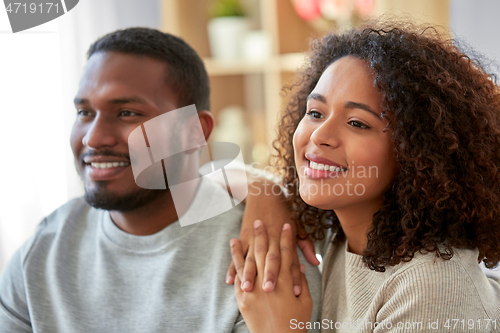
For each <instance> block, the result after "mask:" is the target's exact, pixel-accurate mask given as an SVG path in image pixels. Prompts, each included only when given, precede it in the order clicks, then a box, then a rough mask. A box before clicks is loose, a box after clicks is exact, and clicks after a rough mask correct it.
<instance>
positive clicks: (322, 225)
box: [274, 23, 500, 271]
mask: <svg viewBox="0 0 500 333" xmlns="http://www.w3.org/2000/svg"><path fill="white" fill-rule="evenodd" d="M453 43H454V41H453V40H451V39H448V38H446V37H443V35H440V34H439V33H438V32H437V31H436V29H434V28H431V27H430V28H425V29H423V28H415V26H414V25H412V24H399V23H384V24H381V23H374V24H371V25H368V26H367V27H364V28H360V29H353V30H350V31H348V32H346V33H343V34H333V33H332V34H328V35H326V36H325V37H323V38H322V39H321V40H316V41H313V43H312V46H311V52H310V55H309V63H308V65H307V66H306V67H305V68H303V69H302V71H301V72H300V73H299V75H298V76H297V82H296V83H295V84H294V85H292V86H290V87H288V89H289V90H291V91H292V92H293V95H292V96H291V97H290V100H289V103H288V105H287V107H286V108H285V110H284V111H283V114H282V116H281V120H280V123H279V127H278V139H277V140H275V141H274V148H275V149H276V150H277V156H276V157H277V162H276V163H277V164H276V166H277V168H278V170H281V172H282V175H281V176H282V177H283V181H284V186H285V187H287V188H288V190H289V192H290V193H291V195H290V196H289V197H288V200H289V201H290V202H291V203H292V209H293V210H294V216H295V219H296V220H297V221H298V222H299V226H300V230H302V231H303V232H304V231H305V230H307V231H306V232H305V233H307V234H308V235H310V236H312V237H313V238H314V239H322V238H324V237H325V231H326V229H328V228H331V229H332V230H333V232H334V233H336V235H337V236H336V238H335V239H336V240H337V241H338V240H342V239H345V236H344V234H343V232H342V229H341V226H340V223H339V221H338V219H337V217H336V215H335V213H334V212H333V211H328V210H321V209H318V208H315V207H312V206H309V205H307V204H306V203H305V202H304V201H303V200H302V199H301V198H300V196H299V194H298V186H299V180H298V177H297V174H296V172H287V171H289V170H291V169H292V170H295V168H294V167H295V159H294V155H293V134H294V132H295V129H296V128H297V125H298V123H299V122H300V120H301V119H302V117H303V116H304V114H305V112H306V98H307V96H308V95H309V93H310V92H311V91H312V90H313V89H314V87H315V86H316V83H317V82H318V80H319V78H320V76H321V75H322V73H323V72H324V70H325V69H326V68H327V67H328V66H329V65H330V64H331V63H332V62H334V61H335V60H337V59H339V58H342V57H344V56H353V57H356V58H359V59H361V60H363V61H365V62H366V64H367V66H368V67H369V68H370V69H371V70H372V71H373V73H374V77H375V79H374V85H375V87H376V88H377V89H378V90H379V91H380V92H381V93H382V96H383V97H382V110H383V112H382V116H383V117H387V119H388V120H389V126H388V130H390V131H391V132H392V137H393V140H394V156H395V158H396V163H397V169H398V173H397V175H396V177H395V181H394V184H393V186H392V187H391V188H390V189H389V190H388V191H387V192H386V193H385V194H384V197H383V205H382V207H381V208H380V210H379V211H378V212H377V213H376V214H374V216H373V221H372V226H371V228H370V230H369V232H368V244H367V247H366V249H365V250H364V252H363V260H364V262H365V263H366V264H367V266H368V267H369V268H370V269H373V270H376V271H384V270H385V266H387V265H389V266H392V265H396V264H399V263H400V262H405V261H409V260H411V259H412V258H413V256H414V254H415V253H417V252H419V251H420V252H435V253H436V255H437V256H439V257H442V258H443V259H450V258H451V257H452V256H453V253H454V252H453V249H452V248H453V247H454V248H466V249H474V248H477V249H479V258H478V260H483V261H484V263H485V264H486V267H488V268H492V267H494V266H495V265H497V263H498V262H499V261H500V173H499V166H500V91H499V87H498V86H497V85H496V83H495V77H494V76H492V75H488V74H487V73H486V72H485V70H484V69H483V67H482V66H481V64H480V63H479V62H478V61H476V60H473V59H471V58H470V57H469V56H467V55H466V54H464V53H463V52H461V51H460V50H459V49H458V48H457V47H456V46H455V45H454V44H453ZM442 245H444V247H443V246H442Z"/></svg>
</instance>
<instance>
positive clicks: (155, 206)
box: [109, 181, 199, 236]
mask: <svg viewBox="0 0 500 333" xmlns="http://www.w3.org/2000/svg"><path fill="white" fill-rule="evenodd" d="M190 185H191V186H188V187H184V188H183V191H182V195H183V198H176V199H177V200H176V202H177V205H174V200H173V198H172V194H171V191H166V192H165V195H162V196H160V197H158V198H156V199H155V200H154V201H152V202H150V203H148V204H147V205H144V206H142V207H140V208H137V209H135V210H133V211H128V212H119V211H110V212H109V215H110V216H111V220H112V221H113V222H114V224H115V225H116V226H117V227H118V228H120V229H121V230H123V231H125V232H127V233H129V234H132V235H137V236H145V235H152V234H154V233H157V232H159V231H161V230H163V229H165V228H166V227H168V226H169V225H171V224H172V223H174V222H176V221H177V220H178V219H179V216H182V215H183V214H184V213H185V212H186V211H187V210H188V208H189V206H190V205H191V203H192V201H193V199H194V196H195V194H196V190H197V187H198V185H199V181H198V182H192V183H191V184H190ZM179 203H180V204H179Z"/></svg>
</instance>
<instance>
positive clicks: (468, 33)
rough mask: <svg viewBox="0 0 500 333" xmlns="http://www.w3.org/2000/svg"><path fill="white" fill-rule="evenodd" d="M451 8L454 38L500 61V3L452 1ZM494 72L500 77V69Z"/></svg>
mask: <svg viewBox="0 0 500 333" xmlns="http://www.w3.org/2000/svg"><path fill="white" fill-rule="evenodd" d="M450 7H451V8H450V27H451V30H452V32H453V34H454V36H456V37H458V38H460V39H463V40H465V41H466V42H467V43H468V44H470V46H472V47H473V48H474V49H475V50H477V51H479V52H481V53H483V54H484V55H485V56H487V57H488V58H490V59H492V60H495V61H497V62H498V61H500V1H499V0H452V1H451V3H450ZM494 70H495V72H496V74H497V75H500V72H499V71H498V68H495V69H494Z"/></svg>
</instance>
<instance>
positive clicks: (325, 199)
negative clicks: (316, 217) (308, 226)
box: [299, 187, 333, 210]
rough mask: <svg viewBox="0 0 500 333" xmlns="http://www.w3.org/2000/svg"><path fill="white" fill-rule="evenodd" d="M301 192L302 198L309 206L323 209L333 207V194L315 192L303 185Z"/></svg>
mask: <svg viewBox="0 0 500 333" xmlns="http://www.w3.org/2000/svg"><path fill="white" fill-rule="evenodd" d="M299 194H300V197H301V198H302V200H303V201H304V202H305V203H306V204H308V205H309V206H313V207H316V208H319V209H323V210H331V209H333V207H332V206H333V205H332V197H331V196H327V195H324V194H320V193H315V192H312V191H309V190H308V189H307V188H303V187H301V188H300V190H299Z"/></svg>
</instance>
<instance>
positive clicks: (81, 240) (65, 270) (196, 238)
mask: <svg viewBox="0 0 500 333" xmlns="http://www.w3.org/2000/svg"><path fill="white" fill-rule="evenodd" d="M226 199H227V193H226V192H225V191H223V190H222V189H221V188H220V187H219V186H218V185H216V184H215V183H213V182H211V181H210V180H207V179H203V181H202V182H201V184H200V187H199V190H198V192H197V194H196V197H195V199H194V201H193V203H192V204H191V206H190V208H189V210H188V212H187V213H186V214H188V213H189V214H193V213H196V214H200V215H203V214H204V210H205V209H213V208H214V207H216V206H217V205H218V202H220V200H226ZM242 212H243V208H242V206H241V205H240V206H237V207H235V208H233V209H231V210H229V211H227V212H225V213H223V214H221V215H219V216H216V217H214V218H211V219H209V220H206V221H204V222H200V223H196V224H193V225H190V226H186V227H181V226H180V225H179V222H175V223H173V224H171V225H169V226H168V227H167V228H165V229H163V230H161V231H160V232H158V233H156V234H153V235H149V236H135V235H131V234H128V233H125V232H124V231H122V230H121V229H119V228H118V227H117V226H116V225H115V224H114V223H113V222H112V220H111V218H110V216H109V213H108V212H107V211H103V210H98V209H94V208H92V207H90V206H89V205H88V204H87V203H86V202H85V201H84V200H83V199H81V198H80V199H75V200H72V201H70V202H68V203H67V204H65V205H63V206H62V207H60V208H59V209H57V210H56V211H55V212H54V213H52V214H51V215H50V216H48V217H47V218H46V219H44V220H43V221H42V223H40V225H39V226H38V228H37V230H36V232H35V235H34V236H33V237H32V238H31V239H30V240H29V241H28V242H26V243H25V244H24V245H23V246H22V247H21V248H20V249H19V250H18V251H17V253H16V254H15V255H14V257H13V258H12V260H11V262H10V263H9V265H8V267H7V268H6V270H5V271H4V273H3V275H2V277H1V278H0V332H2V333H3V332H9V333H10V332H72V333H73V332H74V333H76V332H86V333H87V332H106V333H111V332H120V333H121V332H248V329H247V328H246V325H245V323H244V321H243V320H242V317H241V315H240V314H239V311H238V307H237V304H236V300H235V297H234V289H233V286H228V285H226V283H225V281H224V280H225V272H226V270H227V267H228V266H229V263H230V261H231V256H230V252H229V240H230V239H231V238H233V237H236V238H237V237H238V235H239V229H240V222H241V216H242ZM302 259H303V258H302ZM307 270H308V278H309V284H310V285H311V289H312V290H311V291H312V293H313V299H314V300H315V301H316V302H315V314H314V315H315V316H317V313H318V308H317V305H318V304H319V299H320V288H321V285H320V277H319V273H318V272H317V270H315V268H314V267H310V266H307ZM315 318H317V317H315Z"/></svg>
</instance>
